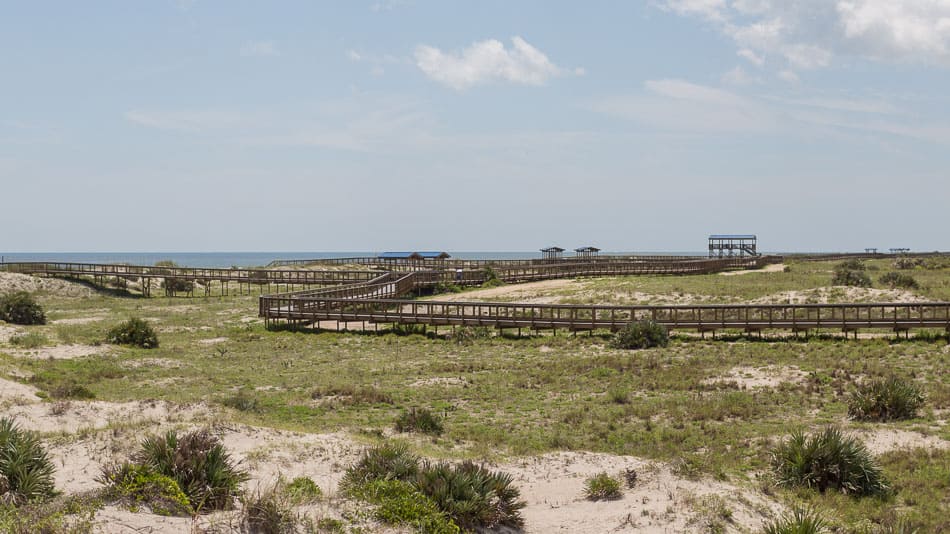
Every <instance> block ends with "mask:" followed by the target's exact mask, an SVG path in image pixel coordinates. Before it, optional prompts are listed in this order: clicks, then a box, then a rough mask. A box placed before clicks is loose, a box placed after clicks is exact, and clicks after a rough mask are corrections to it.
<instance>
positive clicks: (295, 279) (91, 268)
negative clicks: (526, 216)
mask: <svg viewBox="0 0 950 534" xmlns="http://www.w3.org/2000/svg"><path fill="white" fill-rule="evenodd" d="M0 270H2V271H6V272H13V273H23V274H31V275H42V276H56V277H63V278H85V279H90V280H92V281H93V282H95V283H96V284H97V285H104V282H105V281H106V280H110V279H113V280H123V281H125V282H126V283H128V282H132V283H138V284H140V285H141V291H142V294H144V295H150V294H151V290H152V280H154V279H159V280H181V281H187V282H196V283H199V284H202V285H205V286H206V287H209V286H208V284H209V283H210V282H218V283H220V284H222V287H223V288H225V291H227V289H226V288H227V287H228V284H234V285H236V286H237V287H238V289H239V290H240V289H241V288H242V287H247V288H248V290H249V289H250V287H251V286H259V287H261V288H264V287H268V288H269V287H270V286H277V287H278V291H280V286H282V285H283V286H286V287H287V288H288V289H289V288H293V287H299V286H327V285H348V284H354V283H363V282H367V281H369V280H372V279H373V278H376V277H378V276H379V275H380V274H381V273H380V272H379V271H371V270H326V271H311V270H303V269H212V268H195V267H155V266H145V265H121V264H102V263H54V262H17V263H3V264H0Z"/></svg>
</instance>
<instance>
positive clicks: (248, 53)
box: [241, 41, 280, 57]
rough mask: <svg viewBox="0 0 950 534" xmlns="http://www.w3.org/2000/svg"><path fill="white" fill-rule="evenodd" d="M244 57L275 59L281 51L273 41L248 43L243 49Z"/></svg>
mask: <svg viewBox="0 0 950 534" xmlns="http://www.w3.org/2000/svg"><path fill="white" fill-rule="evenodd" d="M241 55H242V56H244V57H274V56H279V55H280V50H278V49H277V45H276V44H275V43H274V42H273V41H248V42H246V43H244V46H242V47H241Z"/></svg>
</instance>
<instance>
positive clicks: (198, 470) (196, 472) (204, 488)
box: [133, 429, 248, 511]
mask: <svg viewBox="0 0 950 534" xmlns="http://www.w3.org/2000/svg"><path fill="white" fill-rule="evenodd" d="M133 461H134V462H135V463H137V464H139V465H144V466H148V467H150V468H151V469H153V470H155V472H157V473H159V474H162V475H165V476H167V477H171V478H173V479H175V481H176V482H178V485H179V486H180V487H181V489H182V491H184V492H185V494H186V495H187V496H188V500H189V501H190V502H191V504H192V506H193V507H194V508H195V510H197V511H203V510H225V509H228V508H230V506H231V504H232V502H233V500H234V497H235V496H236V495H237V492H238V488H239V487H240V485H241V484H242V483H244V482H245V481H247V479H248V475H247V473H246V472H245V471H243V470H241V469H239V468H238V467H237V465H236V464H235V463H234V462H232V461H231V456H230V454H228V452H227V451H226V450H225V449H224V446H223V445H222V444H221V442H220V441H219V440H218V438H216V437H214V436H213V435H212V434H211V432H209V431H208V430H206V429H202V430H195V431H193V432H189V433H187V434H184V435H183V436H180V437H179V436H178V434H177V433H176V432H175V431H173V430H172V431H169V432H167V433H166V434H165V435H164V436H152V437H148V438H146V439H145V440H144V441H143V442H142V448H141V450H140V451H139V452H138V453H137V454H136V455H135V456H134V457H133Z"/></svg>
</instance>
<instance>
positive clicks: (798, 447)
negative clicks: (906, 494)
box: [772, 426, 888, 496]
mask: <svg viewBox="0 0 950 534" xmlns="http://www.w3.org/2000/svg"><path fill="white" fill-rule="evenodd" d="M772 469H773V470H774V472H775V476H776V480H777V482H778V484H779V485H782V486H788V487H791V486H802V487H806V488H811V489H817V490H818V491H819V492H821V493H824V492H825V491H826V490H828V489H833V490H838V491H841V492H842V493H845V494H849V495H856V496H863V495H880V494H884V493H886V492H887V491H888V485H887V482H886V481H885V480H884V476H883V474H882V473H881V468H880V467H879V466H878V465H877V462H876V461H875V460H874V459H873V458H872V457H871V454H870V453H869V452H868V450H867V448H866V447H865V446H864V444H863V443H861V442H860V441H858V440H857V439H855V438H854V437H851V436H846V435H844V434H842V432H841V430H840V429H838V428H836V427H833V426H829V427H826V428H825V429H824V430H821V431H819V432H816V433H815V434H812V435H810V436H809V435H806V434H805V433H804V432H803V431H800V430H799V431H796V432H793V433H792V435H791V436H790V437H789V438H788V439H787V440H785V441H784V442H782V443H781V444H780V445H779V446H778V447H776V448H775V450H773V451H772Z"/></svg>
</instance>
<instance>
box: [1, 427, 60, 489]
mask: <svg viewBox="0 0 950 534" xmlns="http://www.w3.org/2000/svg"><path fill="white" fill-rule="evenodd" d="M54 470H55V469H54V467H53V462H52V461H51V460H50V458H49V455H48V454H47V453H46V450H45V449H44V448H43V446H42V444H41V443H40V441H39V440H38V439H37V438H36V436H35V435H33V434H32V433H31V432H27V431H24V430H22V429H20V428H19V427H18V426H17V425H16V423H15V422H14V421H13V420H12V419H8V418H6V417H4V418H0V503H6V504H13V505H19V504H24V503H27V502H33V501H41V500H43V499H46V498H48V497H51V496H53V495H54V494H55V488H54V486H53V473H54Z"/></svg>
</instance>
